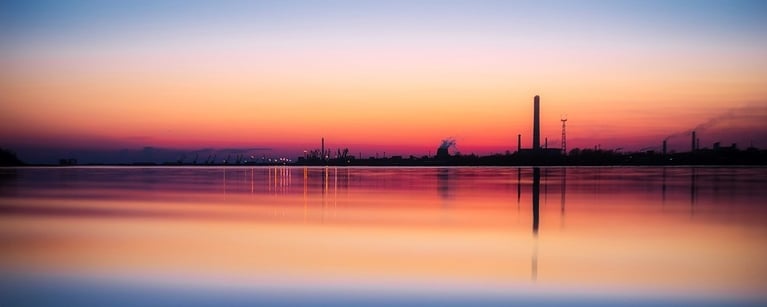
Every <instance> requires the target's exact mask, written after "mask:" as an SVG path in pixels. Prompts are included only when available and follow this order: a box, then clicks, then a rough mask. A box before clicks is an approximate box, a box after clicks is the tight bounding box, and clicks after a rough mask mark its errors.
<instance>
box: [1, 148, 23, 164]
mask: <svg viewBox="0 0 767 307" xmlns="http://www.w3.org/2000/svg"><path fill="white" fill-rule="evenodd" d="M16 165H24V162H21V160H19V158H18V157H16V153H15V152H13V151H10V150H8V149H5V148H0V166H16Z"/></svg>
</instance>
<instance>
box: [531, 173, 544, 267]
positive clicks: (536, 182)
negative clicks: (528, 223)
mask: <svg viewBox="0 0 767 307" xmlns="http://www.w3.org/2000/svg"><path fill="white" fill-rule="evenodd" d="M540 188H541V169H540V168H537V167H535V168H533V259H532V263H531V268H530V270H531V279H532V280H533V281H536V280H538V224H539V222H540V209H539V198H540Z"/></svg>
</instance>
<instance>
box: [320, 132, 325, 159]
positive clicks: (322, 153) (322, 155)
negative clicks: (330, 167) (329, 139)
mask: <svg viewBox="0 0 767 307" xmlns="http://www.w3.org/2000/svg"><path fill="white" fill-rule="evenodd" d="M321 150H322V151H321V152H320V159H322V161H325V138H322V149H321Z"/></svg>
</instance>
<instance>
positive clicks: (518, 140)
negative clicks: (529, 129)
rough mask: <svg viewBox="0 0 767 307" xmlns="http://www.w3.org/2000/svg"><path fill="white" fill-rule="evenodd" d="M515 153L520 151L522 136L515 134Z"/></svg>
mask: <svg viewBox="0 0 767 307" xmlns="http://www.w3.org/2000/svg"><path fill="white" fill-rule="evenodd" d="M517 151H522V135H521V134H517Z"/></svg>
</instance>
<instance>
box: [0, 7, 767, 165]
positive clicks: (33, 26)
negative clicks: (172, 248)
mask: <svg viewBox="0 0 767 307" xmlns="http://www.w3.org/2000/svg"><path fill="white" fill-rule="evenodd" d="M201 5H202V4H201ZM209 5H210V6H211V7H210V8H209V9H210V10H211V12H203V13H201V12H199V11H197V9H206V8H208V7H205V6H204V5H203V7H202V8H199V7H192V8H186V9H187V10H189V11H188V12H187V11H185V10H182V13H183V12H186V13H188V15H187V14H180V15H179V14H178V13H176V14H172V13H171V12H165V11H162V10H160V11H159V13H155V15H153V14H149V13H147V12H149V10H147V11H144V10H140V9H136V10H135V11H130V10H129V11H128V12H127V13H121V14H118V13H117V12H116V11H117V9H118V8H114V10H115V12H112V11H110V7H106V8H100V9H101V10H97V9H95V8H93V7H85V8H83V11H82V12H74V11H67V10H64V11H54V10H53V8H48V7H44V6H40V7H31V8H30V7H20V8H16V7H11V8H10V12H11V14H12V15H13V14H16V15H18V16H17V17H18V18H17V19H12V20H11V21H10V22H7V24H4V25H5V26H6V27H4V28H3V29H4V30H3V31H0V40H2V41H3V43H2V44H1V45H3V46H4V47H2V48H0V64H1V65H2V67H3V71H4V72H3V74H2V75H0V93H1V94H0V95H1V96H0V98H2V104H1V105H0V111H1V112H0V119H1V120H0V141H1V143H0V145H2V146H5V147H14V146H16V147H23V146H35V145H37V146H40V145H45V144H49V145H51V144H53V145H56V146H60V147H61V146H68V147H88V148H93V147H96V148H103V147H109V148H127V147H131V148H140V147H143V146H156V147H170V148H201V147H226V146H262V147H270V148H275V149H278V150H284V151H287V152H288V153H291V152H292V151H293V150H301V149H302V148H304V149H312V148H315V147H318V143H319V138H320V137H322V136H324V137H325V138H326V140H327V141H328V145H329V146H331V147H349V148H350V150H351V151H352V152H357V151H364V152H365V155H368V154H372V153H373V152H375V151H381V152H382V151H386V150H388V151H389V152H390V153H400V154H410V153H412V154H416V155H422V154H426V153H427V151H429V150H432V151H433V150H434V149H435V148H436V146H437V145H438V144H439V141H440V140H441V139H443V138H446V137H450V136H452V137H455V138H456V140H457V142H458V147H457V148H458V150H459V151H461V152H476V153H480V154H486V153H493V152H503V151H505V150H512V151H513V150H515V149H516V135H517V134H522V135H523V146H525V147H528V146H530V145H529V144H530V134H531V126H532V123H531V114H532V97H533V96H534V95H541V99H542V136H543V137H548V138H549V141H550V145H551V146H552V147H559V140H560V122H559V118H560V116H561V115H563V114H567V117H568V119H569V120H568V141H569V145H568V147H569V148H575V147H593V146H594V145H597V144H602V146H603V148H606V147H609V148H616V147H623V148H627V149H632V150H637V149H639V148H642V147H648V146H658V145H659V144H658V143H660V141H661V140H662V138H663V137H665V136H667V135H670V134H673V133H677V132H681V131H688V130H691V129H692V128H694V127H695V126H696V125H698V124H700V123H703V122H705V121H706V120H708V119H709V118H712V117H716V116H720V115H721V114H726V113H727V112H732V110H737V112H736V114H734V115H733V118H738V120H739V121H738V124H737V125H735V126H737V127H734V124H735V121H734V120H730V121H723V122H721V123H718V124H717V125H716V126H717V127H714V128H715V129H714V128H712V129H713V130H712V131H711V133H709V134H706V133H701V138H702V143H704V144H709V143H712V142H714V141H723V142H724V143H729V142H747V141H749V140H750V141H753V142H754V143H755V145H757V146H762V147H767V143H765V142H767V140H765V139H764V137H765V136H767V133H765V131H767V127H765V124H763V123H761V121H762V120H761V119H763V118H760V116H754V114H756V115H765V116H767V99H766V98H767V86H766V85H767V84H765V80H767V59H766V58H765V57H764V56H763V54H764V51H765V50H766V49H765V44H764V42H763V41H762V40H755V38H756V37H763V36H761V35H762V34H764V31H763V30H760V29H758V27H757V26H759V25H760V24H761V25H763V23H764V19H763V18H761V19H760V18H759V17H763V16H758V14H757V13H749V12H748V9H749V5H752V4H750V3H733V4H732V8H731V10H725V11H722V12H720V11H718V10H717V9H721V8H718V7H716V5H712V4H706V5H701V7H700V8H699V9H697V10H696V9H692V10H691V12H686V11H687V8H684V9H682V8H680V7H678V6H679V5H678V3H674V4H669V5H668V7H665V9H668V10H670V11H669V12H666V13H663V14H661V13H658V12H656V11H653V10H651V9H649V8H644V7H643V9H644V10H639V11H638V12H632V9H635V8H632V7H631V5H628V7H623V6H620V5H610V6H607V7H600V8H599V10H598V11H597V12H590V11H589V10H588V5H587V4H584V6H585V7H584V8H581V10H576V11H574V12H569V11H568V10H569V9H572V8H569V7H568V5H566V4H561V7H555V8H553V9H552V10H553V11H551V12H548V11H547V12H548V13H547V14H544V15H541V17H540V18H541V20H538V19H526V18H527V17H525V12H530V13H535V12H539V10H542V9H543V8H540V7H537V6H536V5H533V4H529V3H528V4H519V5H517V6H515V5H511V4H499V3H494V4H493V5H490V4H486V5H478V6H477V7H474V6H472V5H470V4H460V5H459V4H456V6H455V7H447V8H439V9H437V8H434V7H431V6H430V5H429V4H424V3H421V4H420V5H416V6H415V8H412V10H410V11H405V12H400V11H399V10H398V9H400V7H399V6H401V5H406V4H402V3H395V4H389V5H383V4H380V5H375V4H370V3H367V4H364V5H362V4H359V5H352V4H349V5H346V6H340V7H335V8H323V7H316V6H313V5H311V4H308V3H307V4H306V5H305V7H291V8H285V7H282V6H281V5H279V4H274V3H271V4H270V5H266V6H265V7H261V8H259V9H260V10H261V11H258V12H259V13H264V14H267V15H269V14H268V13H274V14H276V15H274V16H272V15H270V16H272V17H271V18H272V19H268V20H260V21H254V20H251V19H250V17H252V16H249V15H247V14H246V13H238V12H236V10H234V9H233V8H231V7H226V6H224V8H217V7H215V6H214V5H213V4H209ZM636 5H638V4H635V6H636ZM653 5H654V6H660V7H663V6H664V5H663V4H661V3H654V4H653ZM93 6H96V5H93ZM379 6H380V7H379ZM494 6H497V7H494ZM709 6H713V7H709ZM381 7H382V8H381ZM463 9H471V12H473V14H469V15H462V14H459V13H458V12H460V11H462V10H463ZM496 9H497V10H500V11H502V12H503V11H510V12H511V11H514V12H516V13H515V14H514V15H513V16H512V17H515V16H516V17H515V18H508V19H506V18H503V17H504V16H501V15H502V14H500V13H497V12H494V10H496ZM518 10H521V13H520V12H517V11H518ZM46 12H47V13H48V14H53V15H52V16H53V17H52V18H51V19H43V18H42V17H41V16H48V15H45V14H43V13H46ZM97 13H98V14H97ZM192 13H195V14H201V15H199V16H198V15H194V18H196V19H193V18H192V17H193V16H192V15H193V14H192ZM277 13H279V14H277ZM344 13H348V15H345V14H344ZM352 13H353V14H352ZM36 14H37V15H36ZM109 14H115V18H114V19H115V20H109V19H108V18H104V16H102V15H105V16H111V15H109ZM355 14H361V15H362V16H364V17H359V16H356V15H355ZM499 14H500V15H499ZM752 14H757V15H756V16H752ZM337 15H342V17H343V18H340V17H339V16H337ZM624 15H625V16H624ZM616 16H623V18H617V17H616ZM49 17H50V16H49ZM75 17H78V18H80V19H84V21H75V20H76V19H75ZM118 17H119V18H118ZM645 17H647V18H650V17H652V18H651V19H652V20H654V21H655V23H656V24H652V25H648V24H646V23H645V21H644V18H645ZM304 18H308V19H304ZM80 19H77V20H80ZM702 20H705V21H707V23H704V24H701V25H697V24H696V22H699V21H702ZM733 20H734V21H733ZM89 21H92V22H93V23H88V22H89ZM549 22H551V24H550V23H549ZM80 23H82V24H80ZM91 27H93V29H92V28H91ZM764 28H767V27H762V28H761V29H764ZM749 115H751V116H749ZM728 129H729V130H728ZM728 131H729V134H727V133H726V132H728ZM733 131H737V133H735V132H733ZM744 131H745V132H746V133H744ZM713 135H715V137H716V138H714V136H713ZM682 143H684V144H686V142H682ZM679 149H680V150H681V149H682V148H681V147H680V148H679ZM296 154H297V153H296ZM294 155H295V154H294Z"/></svg>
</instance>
